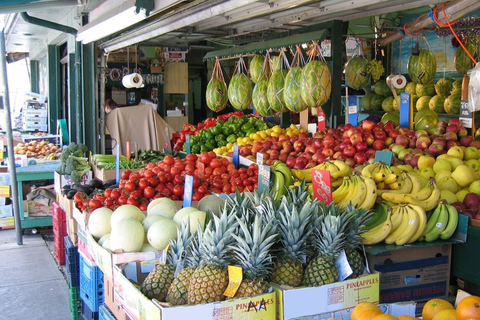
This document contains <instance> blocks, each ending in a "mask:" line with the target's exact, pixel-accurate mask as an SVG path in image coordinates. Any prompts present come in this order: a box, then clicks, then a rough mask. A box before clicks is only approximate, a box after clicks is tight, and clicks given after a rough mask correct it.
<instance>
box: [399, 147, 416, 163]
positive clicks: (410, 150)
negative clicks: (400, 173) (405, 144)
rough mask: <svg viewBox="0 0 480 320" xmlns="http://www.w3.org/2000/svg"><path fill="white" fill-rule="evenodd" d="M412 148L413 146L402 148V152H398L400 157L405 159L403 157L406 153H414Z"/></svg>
mask: <svg viewBox="0 0 480 320" xmlns="http://www.w3.org/2000/svg"><path fill="white" fill-rule="evenodd" d="M412 150H413V149H412V148H406V149H403V150H400V152H399V153H398V159H400V160H402V161H403V158H404V157H405V155H406V154H407V153H412Z"/></svg>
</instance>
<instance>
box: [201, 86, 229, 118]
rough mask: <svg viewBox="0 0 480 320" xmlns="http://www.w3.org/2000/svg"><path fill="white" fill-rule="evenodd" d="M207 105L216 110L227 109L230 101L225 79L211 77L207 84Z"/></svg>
mask: <svg viewBox="0 0 480 320" xmlns="http://www.w3.org/2000/svg"><path fill="white" fill-rule="evenodd" d="M206 100H207V106H208V107H209V108H210V110H213V111H215V112H219V111H222V110H223V109H225V107H226V105H227V102H228V92H227V84H226V83H225V81H224V80H223V79H218V78H215V79H211V80H210V82H209V83H208V85H207V93H206Z"/></svg>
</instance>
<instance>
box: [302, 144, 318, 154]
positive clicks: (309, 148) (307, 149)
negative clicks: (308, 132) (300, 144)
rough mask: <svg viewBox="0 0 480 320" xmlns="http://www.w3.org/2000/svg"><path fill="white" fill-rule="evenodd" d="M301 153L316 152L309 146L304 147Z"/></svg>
mask: <svg viewBox="0 0 480 320" xmlns="http://www.w3.org/2000/svg"><path fill="white" fill-rule="evenodd" d="M303 152H305V153H310V154H315V152H317V149H316V148H315V147H314V146H312V145H310V146H306V147H305V150H304V151H303Z"/></svg>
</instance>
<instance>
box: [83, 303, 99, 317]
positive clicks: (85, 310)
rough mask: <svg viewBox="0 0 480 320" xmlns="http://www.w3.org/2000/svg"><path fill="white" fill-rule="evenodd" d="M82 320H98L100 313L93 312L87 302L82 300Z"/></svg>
mask: <svg viewBox="0 0 480 320" xmlns="http://www.w3.org/2000/svg"><path fill="white" fill-rule="evenodd" d="M81 319H82V320H98V319H99V318H98V311H92V309H90V307H89V305H88V303H87V302H85V301H84V300H83V299H82V317H81Z"/></svg>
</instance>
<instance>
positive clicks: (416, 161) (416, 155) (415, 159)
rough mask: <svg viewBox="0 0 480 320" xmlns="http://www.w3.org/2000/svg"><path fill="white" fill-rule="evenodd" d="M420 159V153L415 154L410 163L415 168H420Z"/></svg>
mask: <svg viewBox="0 0 480 320" xmlns="http://www.w3.org/2000/svg"><path fill="white" fill-rule="evenodd" d="M418 159H420V155H419V154H414V155H413V157H412V159H410V165H411V166H412V167H414V168H418Z"/></svg>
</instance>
